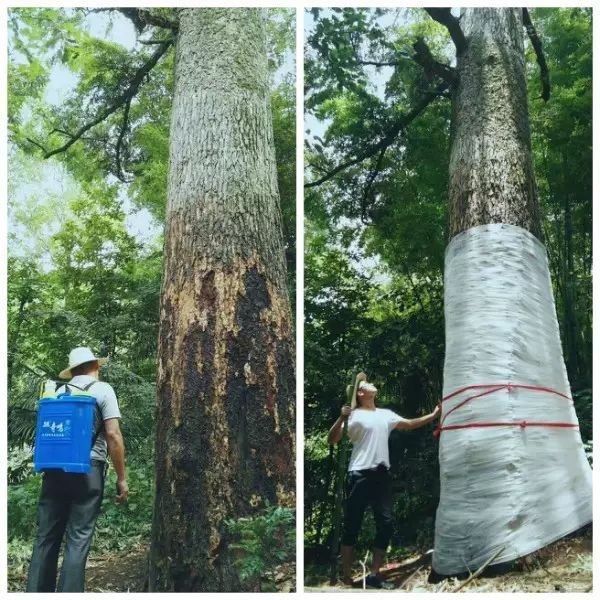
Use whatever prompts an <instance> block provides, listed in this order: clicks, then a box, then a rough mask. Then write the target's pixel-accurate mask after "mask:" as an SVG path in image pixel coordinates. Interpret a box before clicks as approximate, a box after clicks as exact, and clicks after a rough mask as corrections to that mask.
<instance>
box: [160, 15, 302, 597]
mask: <svg viewBox="0 0 600 600" xmlns="http://www.w3.org/2000/svg"><path fill="white" fill-rule="evenodd" d="M268 79H269V77H268V64H267V54H266V48H265V28H264V22H263V14H262V11H261V10H259V9H220V8H219V9H216V8H202V9H199V8H192V9H181V10H180V11H179V32H178V40H177V51H176V63H175V89H174V101H173V109H172V110H173V112H172V120H171V136H170V162H169V175H168V192H167V193H168V198H167V222H166V229H165V246H164V254H165V262H164V275H163V284H162V291H161V306H160V332H159V347H158V380H157V415H156V457H155V460H156V498H155V506H154V521H153V530H152V546H151V552H150V571H149V589H150V591H177V592H183V591H190V592H201V591H202V592H206V591H218V592H225V591H236V590H237V591H240V590H244V589H248V587H249V586H250V587H252V585H251V584H248V583H244V582H240V581H239V579H238V576H237V574H236V571H237V569H235V568H234V565H233V556H232V551H229V549H228V544H229V538H228V535H227V530H226V524H225V521H226V520H227V519H236V518H239V517H242V516H247V515H251V514H253V513H256V512H257V511H258V510H260V509H262V508H264V507H265V503H266V502H267V501H268V502H269V503H271V504H280V505H287V506H293V505H294V482H295V470H294V455H293V449H294V422H295V419H294V408H295V407H294V395H295V385H294V384H295V377H294V366H293V329H292V322H291V315H290V307H289V298H288V294H287V287H286V268H285V256H284V246H283V237H282V224H281V214H280V207H279V194H278V189H277V178H276V169H275V155H274V144H273V132H272V122H271V112H270V103H269V81H268Z"/></svg>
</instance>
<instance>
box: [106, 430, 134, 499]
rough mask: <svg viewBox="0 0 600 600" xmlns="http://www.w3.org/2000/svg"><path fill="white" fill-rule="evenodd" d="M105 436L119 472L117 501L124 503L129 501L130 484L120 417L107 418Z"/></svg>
mask: <svg viewBox="0 0 600 600" xmlns="http://www.w3.org/2000/svg"><path fill="white" fill-rule="evenodd" d="M104 436H105V437H106V444H107V446H108V453H109V455H110V460H111V461H112V464H113V467H114V468H115V471H116V473H117V492H118V495H117V498H116V500H117V502H120V503H121V504H123V503H124V502H126V501H127V496H128V494H129V486H128V485H127V478H126V476H125V444H124V442H123V436H122V434H121V428H120V426H119V419H106V421H104Z"/></svg>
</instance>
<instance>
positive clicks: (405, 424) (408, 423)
mask: <svg viewBox="0 0 600 600" xmlns="http://www.w3.org/2000/svg"><path fill="white" fill-rule="evenodd" d="M441 412H442V405H441V404H438V405H437V406H436V407H435V410H434V411H433V412H432V413H429V414H428V415H424V416H423V417H417V418H416V419H405V420H404V421H400V423H397V424H396V426H395V427H394V429H419V427H423V425H427V424H428V423H431V421H435V420H436V419H437V418H438V416H439V414H440V413H441Z"/></svg>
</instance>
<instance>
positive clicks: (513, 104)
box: [449, 8, 541, 238]
mask: <svg viewBox="0 0 600 600" xmlns="http://www.w3.org/2000/svg"><path fill="white" fill-rule="evenodd" d="M461 26H462V28H463V31H464V33H465V37H466V41H467V46H466V48H465V50H464V51H463V52H462V53H460V54H459V55H458V56H457V67H456V69H457V74H458V85H457V87H456V91H455V93H454V94H453V99H452V106H453V110H452V113H453V114H452V147H451V154H450V182H449V201H450V236H451V237H452V236H454V235H456V234H457V233H459V232H461V231H463V230H465V229H468V228H469V227H474V226H476V225H484V224H488V223H508V224H512V225H518V226H520V227H523V228H525V229H527V230H528V231H530V232H531V233H533V234H534V235H535V236H537V237H538V238H541V225H540V215H539V207H538V199H537V190H536V187H535V180H534V172H533V164H532V156H531V136H530V130H529V116H528V109H527V85H526V79H525V55H524V49H523V21H522V10H521V9H513V8H501V9H497V8H474V9H465V10H464V11H463V14H462V17H461Z"/></svg>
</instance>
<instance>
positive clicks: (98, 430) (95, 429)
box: [65, 380, 104, 448]
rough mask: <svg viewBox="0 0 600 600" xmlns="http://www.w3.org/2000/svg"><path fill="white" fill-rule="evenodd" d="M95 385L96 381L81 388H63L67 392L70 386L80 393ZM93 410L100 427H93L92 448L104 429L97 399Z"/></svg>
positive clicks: (76, 386) (73, 385)
mask: <svg viewBox="0 0 600 600" xmlns="http://www.w3.org/2000/svg"><path fill="white" fill-rule="evenodd" d="M95 383H98V381H96V380H94V381H92V382H91V383H88V384H87V385H85V386H84V387H82V388H81V387H79V386H78V385H75V384H74V383H65V388H66V389H67V391H68V390H69V386H71V387H74V388H77V389H78V390H81V391H82V392H87V391H88V390H89V389H90V388H91V387H92V386H93V385H94V384H95ZM94 408H95V409H96V418H97V419H98V422H99V423H100V425H99V426H98V427H96V426H94V435H93V437H92V448H93V447H94V446H95V445H96V440H97V439H98V436H99V435H100V433H101V432H102V430H103V429H104V419H103V418H102V411H101V410H100V407H99V406H98V399H97V398H96V404H95V405H94Z"/></svg>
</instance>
